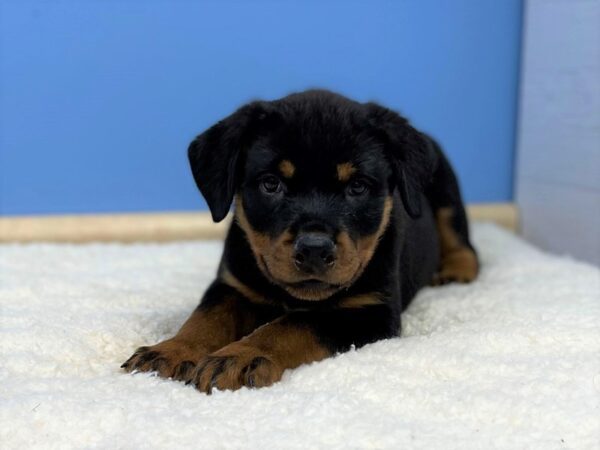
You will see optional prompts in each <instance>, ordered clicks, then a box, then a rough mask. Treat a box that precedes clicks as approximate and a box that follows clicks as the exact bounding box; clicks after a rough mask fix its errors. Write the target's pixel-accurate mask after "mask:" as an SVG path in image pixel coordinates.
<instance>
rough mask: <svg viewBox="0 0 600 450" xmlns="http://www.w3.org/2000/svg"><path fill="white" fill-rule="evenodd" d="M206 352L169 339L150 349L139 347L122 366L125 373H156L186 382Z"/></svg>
mask: <svg viewBox="0 0 600 450" xmlns="http://www.w3.org/2000/svg"><path fill="white" fill-rule="evenodd" d="M206 353H207V352H206V351H202V350H200V349H197V348H192V347H190V346H189V345H187V344H185V343H183V342H180V341H177V340H174V339H169V340H166V341H164V342H161V343H160V344H156V345H152V346H150V347H140V348H138V349H137V350H136V351H135V353H134V354H133V355H132V356H131V357H130V358H129V359H128V360H127V361H125V362H124V363H123V364H122V365H121V368H122V369H125V370H126V371H127V372H133V371H138V372H157V373H158V375H159V376H161V377H163V378H173V379H175V380H187V379H188V378H189V377H190V376H191V374H192V372H193V370H194V368H195V367H196V364H197V363H198V361H199V360H200V359H201V358H202V357H203V356H205V355H206Z"/></svg>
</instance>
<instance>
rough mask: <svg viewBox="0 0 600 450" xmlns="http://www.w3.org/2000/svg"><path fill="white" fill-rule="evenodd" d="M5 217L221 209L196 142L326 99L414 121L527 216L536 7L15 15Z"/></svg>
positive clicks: (9, 20)
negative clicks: (531, 38)
mask: <svg viewBox="0 0 600 450" xmlns="http://www.w3.org/2000/svg"><path fill="white" fill-rule="evenodd" d="M0 3H1V10H0V45H1V47H0V177H1V181H0V182H1V185H0V188H1V189H0V211H1V212H2V213H3V214H37V213H80V212H85V213H87V212H107V211H156V210H188V209H202V208H206V206H205V203H204V202H203V200H201V198H200V197H199V194H197V192H196V190H195V187H194V185H193V181H192V177H191V175H190V173H189V169H188V167H187V160H186V148H187V144H188V142H189V141H190V140H191V139H192V137H193V136H194V135H195V134H197V133H199V132H201V131H202V130H203V129H205V128H206V127H208V126H209V125H211V124H212V123H213V122H215V121H216V120H218V119H220V118H222V117H223V116H225V115H227V114H228V113H230V112H231V111H232V110H233V109H234V108H236V107H237V106H239V105H240V104H241V103H243V102H245V101H247V100H250V99H254V98H266V99H272V98H276V97H279V96H282V95H285V94H287V93H289V92H291V91H295V90H300V89H305V88H308V87H325V88H330V89H333V90H336V91H340V92H342V93H344V94H347V95H350V96H352V97H355V98H356V99H358V100H364V101H366V100H377V101H380V102H383V103H385V104H386V105H388V106H391V107H393V108H396V109H398V110H400V111H401V112H402V113H404V114H405V115H407V116H408V117H410V118H411V119H412V120H413V122H414V123H415V124H416V125H417V126H418V127H420V128H422V129H424V130H426V131H428V132H430V133H432V134H433V135H434V136H436V137H437V138H438V139H439V140H440V141H441V142H442V144H443V146H444V147H445V148H446V150H447V152H448V154H449V156H450V159H451V160H452V162H453V163H454V164H455V166H456V168H457V170H458V172H459V175H460V177H461V179H462V185H463V190H464V193H465V196H466V199H467V200H468V201H470V202H477V201H508V200H511V199H512V178H513V175H512V171H513V148H514V141H515V120H516V118H515V115H516V99H517V82H518V61H519V47H520V23H521V1H520V0H502V1H498V0H397V1H375V0H371V1H348V0H345V1H342V0H340V1H326V0H318V1H317V0H315V1H302V2H300V1H297V2H295V1H286V0H272V1H267V0H256V1H233V0H221V1H214V2H213V1H210V2H208V1H204V2H200V1H198V2H192V1H173V0H163V1H158V0H157V1H148V0H146V1H139V0H131V1H110V0H106V1H86V2H84V1H81V0H73V1H54V2H49V1H42V0H38V1H26V0H25V1H23V0H20V1H17V0H15V1H12V2H11V1H8V0H0Z"/></svg>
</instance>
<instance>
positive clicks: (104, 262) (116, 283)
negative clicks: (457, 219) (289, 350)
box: [0, 224, 600, 450]
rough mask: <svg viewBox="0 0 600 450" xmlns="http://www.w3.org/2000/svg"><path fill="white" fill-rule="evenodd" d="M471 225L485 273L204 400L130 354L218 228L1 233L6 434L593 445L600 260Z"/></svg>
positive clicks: (184, 304) (127, 441)
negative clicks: (157, 237) (385, 336)
mask: <svg viewBox="0 0 600 450" xmlns="http://www.w3.org/2000/svg"><path fill="white" fill-rule="evenodd" d="M473 238H474V242H475V245H476V247H477V249H478V251H479V253H480V256H481V260H482V263H483V269H482V271H481V276H480V277H479V278H478V280H477V281H476V282H474V283H472V284H470V285H448V286H444V287H439V288H427V289H424V290H423V291H422V292H421V293H420V294H419V295H418V297H417V298H416V299H415V301H414V302H413V304H412V305H411V307H410V308H409V309H408V311H406V312H405V314H404V315H403V330H402V337H401V338H397V339H391V340H387V341H382V342H377V343H374V344H372V345H368V346H366V347H363V348H361V349H357V350H353V351H350V352H348V353H345V354H341V355H338V356H336V357H334V358H330V359H328V360H325V361H322V362H319V363H315V364H311V365H307V366H302V367H300V368H298V369H296V370H293V371H287V372H286V373H285V374H284V378H283V380H282V381H281V382H280V383H278V384H276V385H275V386H273V387H271V388H265V389H257V390H252V389H241V390H239V391H236V392H219V391H217V392H216V393H214V394H213V395H211V396H206V395H204V394H200V393H198V392H196V391H195V390H194V389H193V388H192V387H190V386H185V385H184V384H182V383H178V382H174V381H170V380H163V379H160V378H158V377H156V376H153V375H152V374H134V375H131V374H126V373H124V372H122V371H121V370H120V369H119V365H120V364H121V363H122V362H123V361H125V360H126V359H127V358H128V357H129V356H130V354H131V353H132V351H133V350H134V349H135V348H136V347H138V346H141V345H144V344H152V343H156V342H158V341H160V340H162V339H164V338H166V337H169V336H171V335H172V334H173V333H174V332H175V331H176V330H177V329H178V327H179V325H181V323H182V322H183V321H184V320H185V318H186V317H187V316H188V314H189V313H190V312H191V311H192V309H193V308H194V306H195V305H196V304H197V302H198V300H199V298H200V295H201V294H202V291H203V290H204V289H205V288H206V286H207V285H208V283H209V282H210V281H211V279H212V277H213V275H214V273H215V270H216V265H217V262H218V260H219V256H220V251H221V248H222V244H221V243H220V242H181V243H169V244H134V245H122V244H89V245H61V244H30V245H16V244H15V245H13V244H10V245H0V333H1V335H0V448H3V449H29V448H61V449H63V448H110V449H117V448H123V449H147V448H161V449H164V448H174V449H175V448H177V449H179V448H185V447H187V448H203V449H219V448H244V449H245V448H256V449H261V450H264V449H287V448H289V449H307V448H322V449H348V448H356V449H362V448H385V449H402V448H415V449H419V448H423V449H444V450H447V449H453V448H456V449H468V448H477V449H490V448H515V449H534V448H539V449H544V450H547V449H563V448H569V449H598V448H600V270H599V269H598V268H595V267H592V266H590V265H586V264H583V263H579V262H577V261H574V260H572V259H569V258H566V257H559V256H553V255H549V254H546V253H544V252H542V251H540V250H537V249H536V248H533V247H532V246H530V245H529V244H527V243H525V242H524V241H522V240H521V239H519V238H517V237H515V236H513V235H511V234H509V233H508V232H506V231H503V230H501V229H500V228H497V227H496V226H494V225H490V224H475V226H474V227H473Z"/></svg>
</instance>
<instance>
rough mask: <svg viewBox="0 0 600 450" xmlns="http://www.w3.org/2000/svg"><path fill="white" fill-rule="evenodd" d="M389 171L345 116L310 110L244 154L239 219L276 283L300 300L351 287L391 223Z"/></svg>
mask: <svg viewBox="0 0 600 450" xmlns="http://www.w3.org/2000/svg"><path fill="white" fill-rule="evenodd" d="M391 174H392V171H391V168H390V166H389V164H388V162H387V159H386V158H385V155H384V153H383V148H382V145H381V144H380V143H378V142H377V141H375V140H373V139H372V138H371V137H369V135H368V133H366V132H365V130H361V129H360V127H359V126H358V125H353V124H352V123H351V121H350V120H349V117H343V116H339V115H337V114H332V115H322V114H317V113H315V112H314V111H312V112H311V111H308V112H307V114H306V115H303V114H300V115H298V116H297V115H293V116H292V117H291V118H289V119H287V120H286V118H284V120H281V121H278V123H277V126H276V127H274V128H273V129H271V130H268V131H267V133H265V134H264V135H263V136H262V137H261V138H259V139H257V141H256V142H255V143H254V144H253V145H252V146H251V147H250V148H249V149H248V153H247V157H246V159H245V164H244V168H243V182H242V184H241V187H240V189H239V190H238V193H237V196H236V210H235V214H236V220H237V221H238V224H239V225H240V227H241V228H242V229H243V230H244V231H245V233H246V236H247V238H248V241H249V243H250V246H251V248H252V251H253V252H254V256H255V258H256V262H257V264H258V266H259V267H260V269H261V270H262V272H263V273H264V274H265V275H266V276H267V278H269V280H270V281H272V282H273V283H275V284H277V285H279V286H281V287H282V288H284V289H285V290H286V291H287V292H288V293H290V294H291V295H292V296H294V297H296V298H299V299H303V300H321V299H325V298H327V297H329V296H331V295H332V294H334V293H335V292H337V291H338V290H340V289H342V288H345V287H349V286H350V285H351V284H352V283H353V282H354V281H355V280H356V279H357V278H358V277H359V275H360V274H361V273H362V271H363V270H364V269H365V267H366V266H367V264H368V263H369V260H370V259H371V257H372V256H373V253H374V251H375V248H376V246H377V242H378V240H379V238H380V237H381V236H382V234H383V232H384V231H385V229H386V226H387V224H388V223H389V217H390V213H391V208H392V201H391V196H390V184H389V182H388V180H389V178H390V176H391Z"/></svg>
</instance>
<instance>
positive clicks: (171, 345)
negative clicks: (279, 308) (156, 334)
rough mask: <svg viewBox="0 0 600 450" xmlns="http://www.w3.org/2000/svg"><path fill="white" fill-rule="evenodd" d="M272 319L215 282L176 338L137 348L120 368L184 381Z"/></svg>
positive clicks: (257, 307) (260, 309)
mask: <svg viewBox="0 0 600 450" xmlns="http://www.w3.org/2000/svg"><path fill="white" fill-rule="evenodd" d="M271 318H272V317H271V316H268V315H267V317H265V312H264V311H263V310H262V308H261V307H260V306H258V305H254V304H252V303H250V302H249V301H248V300H246V299H245V298H244V297H242V296H241V295H240V294H239V293H238V292H237V291H236V290H234V289H232V288H231V287H229V286H226V285H224V284H222V283H221V282H219V281H215V282H214V283H213V284H212V285H211V286H210V288H209V289H208V290H207V291H206V293H205V294H204V297H203V299H202V302H201V303H200V305H199V306H198V307H197V308H196V310H195V311H194V312H193V313H192V315H191V316H190V317H189V318H188V319H187V321H186V322H185V323H184V324H183V326H182V327H181V329H180V330H179V331H178V332H177V334H176V335H175V336H174V337H172V338H171V339H167V340H166V341H163V342H160V343H158V344H156V345H152V346H148V347H140V348H138V349H137V350H136V352H135V353H134V354H133V355H132V356H131V357H130V358H129V359H128V360H127V361H126V362H125V363H124V364H123V365H122V366H121V367H122V368H123V369H125V370H126V371H128V372H132V371H134V370H135V371H139V372H148V371H156V372H157V373H158V374H159V375H160V376H161V377H164V378H169V377H173V378H174V379H177V380H184V379H187V378H189V375H190V373H191V371H192V369H193V368H194V367H196V365H197V363H198V361H200V359H201V358H202V357H204V356H206V355H208V354H209V353H211V352H214V351H215V350H217V349H219V348H221V347H223V346H225V345H227V344H229V343H230V342H233V341H235V340H237V339H240V338H241V337H242V336H245V335H246V334H248V333H250V332H251V331H252V330H254V329H255V328H256V327H257V326H259V325H261V324H262V323H264V322H266V321H267V320H269V319H271Z"/></svg>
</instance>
